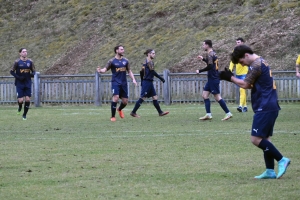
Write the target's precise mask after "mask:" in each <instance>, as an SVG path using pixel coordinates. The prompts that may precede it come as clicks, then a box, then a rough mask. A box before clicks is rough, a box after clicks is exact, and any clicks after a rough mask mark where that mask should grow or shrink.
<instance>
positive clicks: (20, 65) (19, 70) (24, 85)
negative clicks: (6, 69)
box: [10, 48, 35, 120]
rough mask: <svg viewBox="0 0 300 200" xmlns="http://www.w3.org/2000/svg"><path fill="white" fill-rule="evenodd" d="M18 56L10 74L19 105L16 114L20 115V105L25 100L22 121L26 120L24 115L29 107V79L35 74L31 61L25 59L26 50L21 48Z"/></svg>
mask: <svg viewBox="0 0 300 200" xmlns="http://www.w3.org/2000/svg"><path fill="white" fill-rule="evenodd" d="M19 54H20V58H19V59H17V60H16V61H15V62H14V64H13V67H12V69H11V70H10V74H11V75H13V76H14V77H15V85H16V89H17V98H18V104H19V108H18V112H17V114H18V115H20V114H21V111H22V105H23V101H24V98H25V104H24V112H23V115H22V117H23V120H26V119H27V117H26V115H27V112H28V109H29V106H30V97H31V77H33V76H34V74H35V66H34V64H33V61H32V60H31V59H29V58H27V50H26V49H25V48H21V49H20V50H19Z"/></svg>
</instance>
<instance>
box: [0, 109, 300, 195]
mask: <svg viewBox="0 0 300 200" xmlns="http://www.w3.org/2000/svg"><path fill="white" fill-rule="evenodd" d="M161 106H162V109H163V110H164V111H166V110H169V111H170V114H169V115H167V116H164V117H159V116H158V114H157V112H156V111H155V109H154V107H153V106H152V104H143V106H142V107H141V108H140V110H139V111H138V114H139V115H141V118H132V117H131V116H130V115H129V113H130V111H131V109H132V108H133V105H132V104H131V105H128V106H127V107H126V108H125V109H124V112H125V118H124V119H120V118H119V117H118V116H117V121H116V122H114V123H112V122H110V120H109V119H110V106H109V105H103V106H102V107H95V106H92V105H84V106H68V105H64V106H44V107H40V108H35V107H33V106H32V109H30V111H29V113H28V120H27V121H23V120H22V118H21V116H18V115H16V109H17V107H16V106H1V107H0V112H1V115H0V127H1V139H0V152H1V157H0V199H3V200H9V199H17V200H22V199H30V200H33V199H43V200H45V199H53V200H54V199H55V200H58V199H59V200H64V199H164V200H165V199H180V200H186V199H213V200H215V199H256V200H257V199H272V200H273V199H299V198H300V190H299V188H300V153H299V152H300V145H299V141H300V130H299V128H298V126H297V124H298V123H299V113H300V105H299V104H298V103H296V104H281V108H282V110H281V111H280V114H279V117H278V119H277V123H276V126H275V131H274V134H275V137H274V138H273V140H272V141H273V143H274V144H275V145H276V146H277V148H278V149H279V150H280V151H281V152H282V153H283V154H284V156H286V157H289V158H290V159H291V161H292V162H291V165H290V167H289V169H288V171H287V173H286V174H285V175H284V176H283V177H282V178H281V179H279V180H255V179H253V177H254V176H255V175H259V174H260V173H262V172H263V171H264V169H265V166H264V162H263V154H262V151H261V150H260V149H258V148H256V147H254V146H253V145H252V144H251V143H250V140H249V138H250V129H251V122H252V116H253V113H252V111H250V112H248V113H238V112H237V111H236V106H235V105H233V104H229V108H230V109H231V111H232V113H233V114H234V117H233V118H232V119H231V120H229V121H225V122H222V121H221V118H222V117H223V116H224V113H223V111H222V110H221V108H220V107H219V105H217V104H212V113H213V117H214V118H213V120H212V121H204V122H203V121H202V122H200V121H199V120H198V118H199V117H200V116H202V115H204V106H203V105H199V104H185V105H179V104H177V105H171V106H165V105H163V104H162V105H161ZM250 110H251V109H250ZM276 167H277V164H276ZM275 170H276V171H277V168H275Z"/></svg>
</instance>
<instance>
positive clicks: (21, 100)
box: [16, 87, 25, 115]
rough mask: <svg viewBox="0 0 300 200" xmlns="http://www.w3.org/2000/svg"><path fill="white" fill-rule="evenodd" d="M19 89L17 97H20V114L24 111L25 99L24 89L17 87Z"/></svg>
mask: <svg viewBox="0 0 300 200" xmlns="http://www.w3.org/2000/svg"><path fill="white" fill-rule="evenodd" d="M16 90H17V98H18V106H19V107H18V112H17V114H18V115H20V114H21V111H22V106H23V101H24V96H25V95H24V91H23V88H21V87H16Z"/></svg>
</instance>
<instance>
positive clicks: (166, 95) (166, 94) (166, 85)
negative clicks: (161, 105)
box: [163, 69, 171, 105]
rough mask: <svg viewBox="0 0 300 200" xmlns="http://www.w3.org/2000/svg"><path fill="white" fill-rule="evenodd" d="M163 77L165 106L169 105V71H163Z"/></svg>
mask: <svg viewBox="0 0 300 200" xmlns="http://www.w3.org/2000/svg"><path fill="white" fill-rule="evenodd" d="M163 75H164V79H165V83H164V87H163V90H164V101H165V105H170V104H171V93H170V91H171V89H170V88H171V84H170V71H169V70H168V69H165V70H164V71H163Z"/></svg>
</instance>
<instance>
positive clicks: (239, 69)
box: [229, 37, 248, 112]
mask: <svg viewBox="0 0 300 200" xmlns="http://www.w3.org/2000/svg"><path fill="white" fill-rule="evenodd" d="M244 42H245V40H244V39H243V38H240V37H239V38H238V39H236V46H239V45H242V44H244ZM234 67H235V72H236V77H237V78H238V79H242V80H244V79H245V77H246V74H247V73H248V66H243V65H241V64H240V63H238V64H233V63H232V62H230V65H229V70H230V71H233V70H234ZM237 110H238V111H239V112H247V111H248V108H247V95H246V90H245V89H243V88H241V87H240V105H239V107H237Z"/></svg>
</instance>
